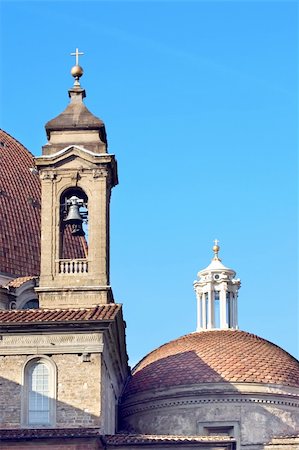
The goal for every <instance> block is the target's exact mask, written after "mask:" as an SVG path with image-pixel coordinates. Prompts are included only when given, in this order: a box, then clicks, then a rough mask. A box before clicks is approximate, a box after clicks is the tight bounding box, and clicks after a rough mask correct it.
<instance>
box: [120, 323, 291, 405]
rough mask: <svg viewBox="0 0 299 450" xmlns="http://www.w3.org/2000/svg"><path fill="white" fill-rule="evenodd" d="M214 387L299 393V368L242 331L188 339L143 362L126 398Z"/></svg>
mask: <svg viewBox="0 0 299 450" xmlns="http://www.w3.org/2000/svg"><path fill="white" fill-rule="evenodd" d="M217 382H249V383H270V384H281V385H287V386H297V387H299V362H298V361H297V360H296V359H295V358H293V357H292V356H291V355H289V354H288V353H287V352H285V351H284V350H283V349H281V348H280V347H278V346H276V345H274V344H272V343H271V342H269V341H266V340H265V339H262V338H260V337H258V336H255V335H254V334H250V333H247V332H244V331H239V330H213V331H203V332H199V333H192V334H188V335H186V336H183V337H181V338H179V339H176V340H174V341H171V342H169V343H167V344H165V345H162V346H161V347H159V348H158V349H156V350H154V351H153V352H151V353H149V354H148V355H147V356H146V357H145V358H143V359H142V360H141V361H140V363H139V364H138V365H137V366H136V367H135V368H134V369H133V372H132V378H131V379H130V380H129V383H128V384H127V387H126V389H125V392H124V397H126V396H128V395H133V394H136V393H139V392H144V391H148V390H154V389H157V388H167V387H171V386H180V385H191V384H200V383H217Z"/></svg>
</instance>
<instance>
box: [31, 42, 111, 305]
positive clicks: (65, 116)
mask: <svg viewBox="0 0 299 450" xmlns="http://www.w3.org/2000/svg"><path fill="white" fill-rule="evenodd" d="M79 55H80V53H79V52H78V49H77V50H76V53H75V56H76V65H75V66H74V67H73V68H72V70H71V74H72V75H73V77H74V78H75V82H74V85H73V87H72V88H71V89H69V91H68V93H69V97H70V103H69V105H68V106H67V108H66V109H65V110H64V111H63V112H62V113H61V114H60V115H58V116H57V117H55V118H54V119H53V120H50V121H49V122H48V123H47V124H46V125H45V128H46V133H47V138H48V142H47V144H46V145H44V146H43V149H42V156H40V157H37V158H36V160H35V161H36V166H37V169H38V172H39V175H40V179H41V184H42V210H41V230H42V231H41V272H40V284H39V287H38V288H37V292H38V294H39V298H40V306H41V307H42V308H63V307H67V308H68V307H91V306H96V305H98V304H106V303H110V302H113V301H114V300H113V294H112V291H111V288H110V285H109V212H110V196H111V190H112V188H113V187H114V186H115V185H116V184H117V183H118V179H117V164H116V160H115V157H114V155H110V154H109V153H108V151H107V138H106V131H105V125H104V123H103V122H102V120H100V119H99V118H97V117H95V116H94V115H93V114H92V113H91V112H90V111H89V110H88V109H87V108H86V106H85V104H84V103H83V99H84V97H85V96H86V94H85V90H84V89H83V88H82V87H81V85H80V77H81V76H82V75H83V69H82V68H81V67H80V66H79V64H78V57H79Z"/></svg>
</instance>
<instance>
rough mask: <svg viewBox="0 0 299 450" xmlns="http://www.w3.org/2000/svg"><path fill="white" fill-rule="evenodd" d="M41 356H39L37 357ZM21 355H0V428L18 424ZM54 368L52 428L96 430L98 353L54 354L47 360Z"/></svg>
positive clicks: (22, 400)
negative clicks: (54, 397) (54, 412)
mask: <svg viewBox="0 0 299 450" xmlns="http://www.w3.org/2000/svg"><path fill="white" fill-rule="evenodd" d="M40 356H42V355H40ZM28 359H29V358H28V357H27V356H25V355H10V356H0V367H1V378H0V428H19V427H21V426H26V424H24V423H22V404H23V405H24V398H22V395H24V394H22V392H23V390H22V377H23V375H22V374H23V367H24V365H25V364H26V361H27V360H28ZM49 359H50V360H51V361H53V363H54V365H55V367H56V368H57V377H56V408H55V410H56V426H57V427H79V426H85V427H94V426H95V427H100V425H101V417H100V416H101V354H91V355H90V360H89V361H88V362H83V357H82V355H78V354H55V355H52V356H51V358H49Z"/></svg>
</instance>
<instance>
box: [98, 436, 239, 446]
mask: <svg viewBox="0 0 299 450" xmlns="http://www.w3.org/2000/svg"><path fill="white" fill-rule="evenodd" d="M104 439H105V441H106V443H107V444H108V445H135V444H188V443H189V444H191V443H198V442H214V441H221V442H232V441H234V438H233V437H230V436H198V435H196V436H182V435H171V434H170V435H168V434H113V435H110V436H104Z"/></svg>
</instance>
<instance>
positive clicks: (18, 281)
mask: <svg viewBox="0 0 299 450" xmlns="http://www.w3.org/2000/svg"><path fill="white" fill-rule="evenodd" d="M31 280H37V277H18V278H15V279H14V280H11V281H10V282H9V283H7V284H6V285H5V286H7V287H10V288H15V289H16V288H19V287H21V286H22V285H23V284H24V283H27V281H31Z"/></svg>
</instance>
